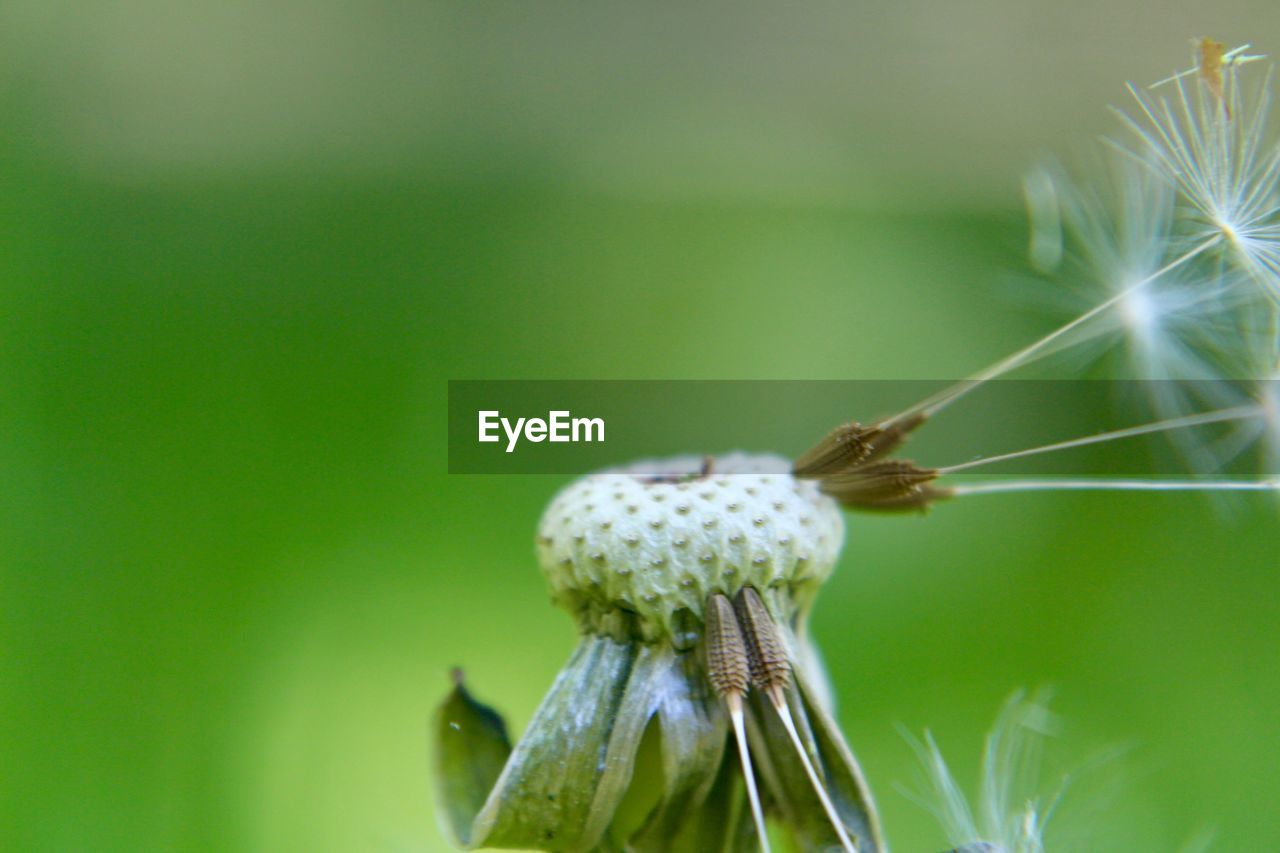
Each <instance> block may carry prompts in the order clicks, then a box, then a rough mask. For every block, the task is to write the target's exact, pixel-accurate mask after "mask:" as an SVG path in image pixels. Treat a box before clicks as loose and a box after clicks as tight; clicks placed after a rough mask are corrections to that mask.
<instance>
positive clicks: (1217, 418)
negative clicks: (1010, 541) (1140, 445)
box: [937, 406, 1262, 476]
mask: <svg viewBox="0 0 1280 853" xmlns="http://www.w3.org/2000/svg"><path fill="white" fill-rule="evenodd" d="M1260 414H1262V407H1261V406H1235V407H1233V408H1230V409H1219V410H1218V411H1214V412H1202V413H1200V414H1196V415H1186V416H1184V417H1180V418H1169V419H1168V420H1163V421H1155V422H1153V423H1149V424H1141V425H1139V426H1133V427H1126V428H1124V429H1117V430H1112V431H1110V432H1101V433H1098V434H1097V435H1087V436H1084V437H1083V438H1073V439H1070V440H1068V441H1059V442H1055V443H1054V444H1045V445H1041V446H1040V447H1029V448H1027V449H1026V450H1015V451H1013V452H1012V453H1002V454H1000V455H999V456H985V457H983V458H981V459H974V460H972V461H970V462H961V463H960V464H958V465H948V466H946V467H944V468H939V469H937V472H938V475H939V476H941V475H945V474H955V473H956V472H958V471H966V470H968V469H970V468H978V467H980V466H983V465H993V464H995V463H997V462H1007V461H1009V460H1011V459H1021V458H1022V457H1024V456H1038V455H1040V454H1042V453H1053V452H1056V451H1059V450H1069V449H1071V448H1073V447H1085V446H1087V445H1090V444H1104V443H1106V442H1108V441H1117V440H1119V439H1123V438H1134V437H1136V436H1140V435H1150V434H1152V433H1158V432H1168V431H1170V430H1175V429H1186V428H1189V427H1196V426H1204V425H1206V424H1217V423H1224V422H1227V421H1240V420H1247V419H1249V418H1253V417H1257V416H1258V415H1260Z"/></svg>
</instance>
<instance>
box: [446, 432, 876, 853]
mask: <svg viewBox="0 0 1280 853" xmlns="http://www.w3.org/2000/svg"><path fill="white" fill-rule="evenodd" d="M709 462H710V464H709V465H707V463H705V462H704V461H703V460H701V459H695V458H683V459H674V460H668V461H665V462H658V463H647V464H640V465H636V466H632V467H631V468H628V469H625V470H619V471H614V472H608V473H604V474H599V475H594V476H590V477H586V478H584V479H582V480H580V481H578V482H576V483H574V484H572V485H570V486H569V487H567V488H566V489H565V490H564V491H562V492H561V493H560V495H559V496H557V498H556V499H555V500H554V501H553V502H552V504H551V506H550V507H549V508H548V510H547V512H546V514H545V515H544V517H543V519H542V522H541V523H540V525H539V532H538V554H539V558H540V562H541V564H542V568H543V571H544V573H545V574H546V576H547V579H548V582H549V584H550V586H551V589H552V593H553V598H554V600H555V602H556V603H557V604H558V605H560V606H561V607H563V608H565V609H566V610H568V611H569V612H570V613H571V614H573V616H574V617H575V619H576V620H577V623H578V626H579V628H580V630H581V631H582V638H581V640H580V642H579V644H578V647H577V649H576V650H575V652H574V654H573V656H572V657H571V658H570V660H569V662H568V663H567V664H566V665H565V667H564V669H563V670H562V671H561V672H560V675H559V676H558V677H557V678H556V681H555V683H554V684H553V685H552V687H551V690H550V692H549V693H548V694H547V696H546V698H545V699H544V700H543V702H542V705H541V707H539V709H538V711H537V713H536V714H535V715H534V718H533V720H532V722H531V723H530V724H529V728H528V730H527V731H526V732H525V734H524V736H523V738H522V739H521V740H520V742H519V743H518V744H517V745H516V746H515V748H514V750H512V749H511V748H510V746H509V744H508V741H507V738H506V732H505V729H504V727H503V726H502V723H501V720H500V719H499V718H498V717H497V715H496V714H495V713H494V712H492V711H491V710H489V709H488V708H486V707H484V706H483V705H480V704H479V703H478V702H476V701H475V700H474V699H473V698H471V696H470V695H469V694H468V693H467V691H466V690H465V689H464V688H463V687H462V685H461V682H460V681H459V683H458V685H457V686H456V687H455V690H454V692H453V693H452V694H451V696H450V697H449V699H448V700H446V702H445V703H444V705H443V706H442V707H441V708H440V711H439V714H438V718H437V725H436V741H437V743H436V750H437V752H436V754H437V763H436V776H437V778H436V785H435V789H436V792H437V796H438V798H439V800H440V803H441V812H442V814H443V815H444V818H445V822H446V824H447V828H448V829H449V831H450V832H451V833H452V834H453V836H454V838H455V840H456V841H457V842H458V843H459V844H461V845H462V846H464V847H502V848H526V849H528V848H533V849H540V850H557V851H586V850H637V851H643V850H652V851H690V853H694V851H699V853H700V851H707V850H744V851H746V850H756V849H759V847H760V840H759V838H758V837H757V833H756V830H755V828H754V825H753V823H752V819H751V815H750V813H749V810H748V808H747V806H746V787H745V784H744V778H743V775H742V771H741V769H740V764H739V762H738V759H737V757H736V755H735V750H736V747H735V746H734V745H733V740H732V738H731V736H730V728H729V718H728V715H727V714H726V711H725V705H724V703H723V702H722V701H721V697H720V696H718V695H717V694H716V692H715V690H714V689H713V688H712V686H711V683H710V682H709V681H708V677H707V660H706V653H705V647H704V643H703V642H702V639H703V629H704V609H705V604H706V601H707V598H708V596H710V595H712V594H714V593H719V594H724V595H726V596H733V595H735V594H737V592H738V591H739V590H741V589H742V588H743V587H744V586H750V587H752V588H753V589H755V590H756V591H757V592H759V593H760V599H761V600H762V601H763V602H764V605H765V608H766V609H767V610H768V613H769V616H770V617H771V618H772V620H773V622H774V623H775V624H776V626H777V629H778V633H779V636H780V637H781V641H782V644H783V646H784V648H785V651H786V655H787V658H788V660H789V663H790V665H791V670H792V678H793V687H792V689H789V690H787V691H786V694H785V701H786V704H787V707H788V708H789V709H790V714H791V717H792V718H793V719H794V721H795V725H796V728H797V729H798V731H799V735H800V741H801V742H802V743H803V744H804V746H805V751H806V753H807V754H808V756H809V758H810V760H811V761H812V763H813V765H814V767H815V768H816V770H817V773H818V775H819V777H820V781H821V783H822V786H823V788H824V789H825V790H826V792H827V793H828V795H829V796H830V798H831V800H832V802H833V803H834V806H835V809H836V811H837V812H838V814H839V817H840V820H841V822H842V823H843V824H844V826H845V829H846V831H847V833H848V834H849V836H850V837H851V838H852V839H853V840H854V841H855V842H856V844H857V846H858V849H859V850H860V851H863V853H866V851H875V850H880V849H882V843H881V841H880V835H879V827H878V821H877V818H876V815H875V810H874V807H873V805H872V802H871V797H870V795H869V793H868V792H867V789H866V786H865V784H864V782H863V780H862V777H861V773H860V771H859V770H858V767H857V764H856V763H855V761H854V759H853V756H852V755H851V753H850V752H849V749H848V747H847V746H846V745H845V743H844V741H843V738H842V737H841V735H840V733H839V731H838V729H837V728H836V725H835V723H834V721H833V719H832V716H831V708H830V703H829V699H828V696H829V693H828V690H827V687H826V679H825V675H824V674H823V672H822V670H821V668H820V666H819V664H818V663H817V656H816V654H815V653H814V651H813V650H812V648H811V646H810V644H809V642H808V640H807V638H806V636H805V629H804V624H805V619H806V617H807V614H808V611H809V608H810V606H811V605H812V602H813V598H814V595H815V593H816V592H817V589H818V587H819V586H820V584H821V583H822V582H823V581H824V580H825V579H826V578H827V577H828V576H829V574H830V572H831V570H832V568H833V567H834V564H835V561H836V558H837V556H838V553H839V549H840V546H841V544H842V542H843V537H844V526H843V521H842V519H841V516H840V513H839V509H838V507H837V505H836V504H835V502H834V501H833V500H831V499H830V498H828V497H826V496H825V495H823V494H821V492H820V491H819V490H818V487H817V485H816V484H813V483H811V482H806V481H801V480H797V479H795V478H793V477H792V476H791V475H790V474H789V473H788V470H789V463H787V462H786V461H785V460H783V459H780V458H776V457H761V456H743V455H733V456H728V457H724V458H722V459H717V460H709ZM707 468H709V471H708V470H706V469H707ZM744 711H745V716H746V724H747V736H748V739H749V742H750V749H751V755H752V757H753V758H754V761H755V776H756V780H757V783H758V785H759V787H760V789H761V796H762V799H763V801H764V808H765V811H766V813H767V814H768V816H769V820H770V822H771V825H772V829H773V831H776V832H777V833H778V834H779V836H780V837H787V838H789V839H790V840H791V841H792V842H793V843H794V844H795V845H796V846H797V847H798V848H799V849H802V850H823V849H827V848H829V847H833V846H834V847H835V848H836V849H839V847H838V845H839V843H840V841H839V838H838V835H837V833H836V832H835V830H834V828H833V827H832V825H831V823H830V820H829V819H828V817H827V815H826V813H825V812H824V811H823V808H822V806H821V804H820V801H819V799H818V797H817V795H816V793H815V791H814V789H813V786H812V785H811V783H810V781H809V779H808V777H807V776H806V773H805V769H804V766H803V764H802V762H801V760H800V759H799V756H798V754H797V753H796V751H795V749H794V747H793V746H792V742H791V741H790V740H789V738H788V735H787V733H786V731H785V729H784V727H783V723H782V721H781V720H780V718H779V715H778V713H777V712H776V710H775V709H774V707H772V706H771V705H770V704H769V702H768V701H767V699H766V698H765V697H764V696H763V695H762V694H761V692H760V691H758V690H756V691H752V692H751V693H750V694H749V695H748V696H747V697H746V699H745V707H744Z"/></svg>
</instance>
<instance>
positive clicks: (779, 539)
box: [537, 454, 844, 639]
mask: <svg viewBox="0 0 1280 853" xmlns="http://www.w3.org/2000/svg"><path fill="white" fill-rule="evenodd" d="M789 469H790V464H789V463H788V461H787V460H785V459H782V458H780V457H776V456H755V455H745V454H732V455H728V456H724V457H721V458H718V459H712V460H710V464H709V465H708V463H707V460H704V459H703V458H702V457H682V458H676V459H669V460H661V461H656V462H648V463H639V464H636V465H632V466H629V467H627V468H624V469H618V470H615V471H611V472H605V473H602V474H596V475H591V476H588V477H585V478H583V479H581V480H579V481H577V482H576V483H573V484H571V485H569V486H568V487H567V488H565V489H564V490H563V491H562V492H561V493H560V494H559V495H558V496H557V497H556V498H555V500H554V501H552V503H551V505H550V507H548V509H547V511H546V513H545V514H544V515H543V517H542V520H541V522H540V523H539V525H538V539H537V549H538V558H539V562H540V564H541V566H542V570H543V573H544V574H545V575H546V577H547V580H548V583H549V584H550V586H551V590H552V596H553V600H554V601H555V602H556V603H557V604H559V605H560V606H563V607H565V608H566V609H568V610H570V611H571V612H573V613H574V614H575V615H576V616H578V617H579V619H580V621H581V622H582V623H583V624H584V627H586V628H587V629H594V630H599V629H600V628H599V623H600V622H601V620H603V619H605V618H606V617H607V616H608V615H609V614H611V613H623V614H630V615H631V617H632V621H634V622H635V623H636V627H637V628H638V629H639V631H640V633H641V634H642V635H643V636H644V637H645V638H648V639H653V638H656V637H658V636H662V635H670V636H673V637H675V636H676V635H678V634H679V633H680V626H681V621H682V616H681V614H682V612H687V615H688V616H689V617H691V618H692V620H693V621H695V622H696V623H699V624H700V623H701V622H702V621H703V618H704V613H703V610H704V605H705V602H706V601H707V598H708V596H709V595H711V594H712V593H714V592H721V593H724V594H726V595H728V596H730V597H732V596H733V595H735V594H736V593H737V591H738V590H739V589H741V588H742V587H743V586H744V585H750V586H753V587H755V588H756V589H758V590H761V591H762V592H764V593H765V594H766V598H771V596H770V593H773V592H780V593H784V594H783V595H782V596H780V600H782V601H784V603H785V604H786V605H787V606H786V607H784V608H783V609H786V610H788V611H789V610H791V609H794V607H795V606H797V605H798V604H799V603H800V602H802V601H805V600H807V599H808V598H809V597H811V596H812V594H813V593H814V592H815V591H816V589H817V587H818V585H820V584H821V583H822V582H823V581H824V580H826V578H827V577H828V576H829V575H830V573H831V570H832V568H833V567H834V565H835V561H836V558H837V556H838V555H839V552H840V548H841V546H842V545H843V542H844V522H843V519H842V518H841V516H840V511H839V507H838V506H837V504H836V502H835V501H834V500H832V499H831V498H829V497H827V496H826V495H824V494H822V492H821V491H820V489H819V486H818V484H817V483H814V482H811V481H804V480H798V479H796V478H795V477H793V476H792V475H791V474H790V473H789ZM780 615H783V616H785V615H789V612H788V613H783V614H780Z"/></svg>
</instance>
